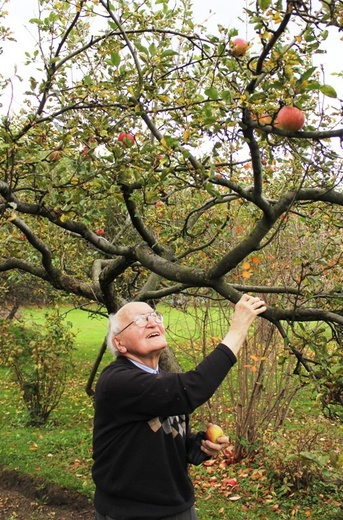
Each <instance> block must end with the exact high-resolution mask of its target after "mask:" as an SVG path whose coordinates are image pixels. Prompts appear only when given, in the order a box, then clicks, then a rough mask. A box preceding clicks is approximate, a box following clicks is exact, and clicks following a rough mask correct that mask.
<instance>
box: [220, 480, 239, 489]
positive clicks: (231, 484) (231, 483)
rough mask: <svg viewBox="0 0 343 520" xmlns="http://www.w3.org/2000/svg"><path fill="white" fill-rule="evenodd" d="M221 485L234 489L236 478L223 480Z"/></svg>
mask: <svg viewBox="0 0 343 520" xmlns="http://www.w3.org/2000/svg"><path fill="white" fill-rule="evenodd" d="M223 484H226V485H227V486H231V487H234V486H237V484H238V482H237V479H236V478H225V479H224V480H223Z"/></svg>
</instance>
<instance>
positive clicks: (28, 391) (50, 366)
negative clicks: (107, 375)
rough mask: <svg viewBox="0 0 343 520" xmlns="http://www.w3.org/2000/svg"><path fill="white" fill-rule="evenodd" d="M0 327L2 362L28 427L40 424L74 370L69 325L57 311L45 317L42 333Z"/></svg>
mask: <svg viewBox="0 0 343 520" xmlns="http://www.w3.org/2000/svg"><path fill="white" fill-rule="evenodd" d="M0 326H1V337H0V353H1V363H2V364H4V365H5V366H8V367H9V369H10V371H11V375H12V377H13V379H14V381H15V383H16V384H17V385H18V386H19V389H20V392H21V395H22V398H23V401H24V404H25V406H26V409H27V411H28V414H29V421H28V423H29V425H31V426H40V425H43V424H45V423H46V422H47V420H48V418H49V415H50V413H51V412H52V410H54V409H55V408H56V406H57V405H58V403H59V401H60V399H61V396H62V394H63V391H64V389H65V384H66V381H67V378H68V376H69V375H70V374H71V371H72V368H73V363H72V355H73V351H74V348H75V343H74V334H73V333H72V332H71V330H70V329H71V324H70V323H67V324H65V323H63V321H62V318H61V316H60V313H59V311H58V310H57V309H56V310H54V311H53V312H52V313H51V314H50V315H46V322H45V326H44V329H43V331H41V328H38V327H37V326H34V327H33V326H31V325H30V328H29V329H28V328H26V327H25V326H23V325H21V324H19V323H13V322H9V321H6V320H1V321H0Z"/></svg>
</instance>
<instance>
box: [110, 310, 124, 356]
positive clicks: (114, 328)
mask: <svg viewBox="0 0 343 520" xmlns="http://www.w3.org/2000/svg"><path fill="white" fill-rule="evenodd" d="M120 329H121V324H120V315H119V316H118V312H116V313H112V314H110V315H109V317H108V333H107V337H106V343H107V348H108V349H109V351H110V352H111V353H112V355H113V356H114V357H116V356H117V355H118V350H117V348H116V347H115V345H114V344H113V341H112V339H113V336H115V335H116V334H118V332H119V331H120Z"/></svg>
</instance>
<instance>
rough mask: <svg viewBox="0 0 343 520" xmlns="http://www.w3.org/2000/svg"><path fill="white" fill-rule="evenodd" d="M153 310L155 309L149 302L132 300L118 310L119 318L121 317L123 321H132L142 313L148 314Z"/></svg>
mask: <svg viewBox="0 0 343 520" xmlns="http://www.w3.org/2000/svg"><path fill="white" fill-rule="evenodd" d="M152 311H153V309H152V308H151V307H150V305H148V304H147V303H144V302H131V303H127V304H126V305H124V306H123V307H122V308H121V309H120V310H119V311H118V318H119V319H120V321H121V323H122V322H123V321H132V320H134V319H135V318H137V316H139V315H140V314H147V313H149V312H152Z"/></svg>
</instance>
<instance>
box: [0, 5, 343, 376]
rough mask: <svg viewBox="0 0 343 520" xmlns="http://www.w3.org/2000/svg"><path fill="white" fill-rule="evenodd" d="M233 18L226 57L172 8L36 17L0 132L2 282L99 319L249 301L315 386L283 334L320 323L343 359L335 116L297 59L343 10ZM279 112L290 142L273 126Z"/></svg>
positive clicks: (314, 49)
mask: <svg viewBox="0 0 343 520" xmlns="http://www.w3.org/2000/svg"><path fill="white" fill-rule="evenodd" d="M246 15H247V20H248V23H249V24H250V25H251V26H252V27H253V30H254V35H255V36H254V38H252V40H251V41H250V42H249V48H248V49H247V51H245V50H244V51H243V52H237V49H235V46H234V39H235V37H236V36H237V30H236V29H234V28H232V29H228V28H227V27H225V26H220V27H219V30H218V34H216V35H212V34H207V33H206V29H205V28H203V27H199V26H195V25H194V22H193V20H192V11H191V4H190V3H189V2H187V1H182V2H177V4H176V7H174V6H173V7H172V8H171V7H170V6H169V3H168V2H167V1H166V0H157V1H156V2H155V3H152V2H150V1H149V0H146V1H144V2H140V3H139V2H135V1H131V2H124V1H116V2H112V3H110V2H108V1H106V0H93V1H92V0H90V1H85V0H81V1H77V2H69V1H62V2H60V1H59V2H57V1H56V2H55V1H53V2H46V1H44V0H41V1H40V2H39V16H38V17H37V18H34V19H32V20H31V23H32V26H33V28H35V30H36V34H37V44H36V47H35V49H34V50H33V51H30V50H27V51H26V52H25V55H26V60H27V70H28V71H29V79H28V81H27V90H26V93H25V104H24V108H22V109H21V110H20V111H19V112H16V111H14V110H13V108H12V106H11V105H9V106H7V107H6V111H5V113H4V116H3V118H2V122H1V127H0V133H1V142H0V165H1V178H2V180H1V181H0V194H1V197H2V202H1V204H0V211H1V233H2V243H3V244H4V245H5V247H3V248H2V252H1V261H0V271H1V272H3V273H8V272H9V271H10V272H11V271H21V272H23V273H26V274H27V275H31V276H34V277H38V278H39V279H40V280H43V281H45V282H46V283H48V284H50V285H51V286H52V287H54V288H55V289H57V290H58V291H62V292H63V293H66V294H71V295H75V296H77V297H80V298H82V299H83V300H89V301H92V302H94V301H95V302H97V303H98V304H99V305H100V307H102V308H104V309H106V312H112V311H115V310H116V309H117V307H118V306H119V305H120V304H121V303H122V300H123V298H129V299H139V300H145V301H150V302H157V301H159V300H161V299H163V298H166V297H168V296H171V295H174V294H184V295H189V294H192V295H199V296H206V294H208V293H207V292H206V291H211V294H215V295H216V297H218V298H219V299H224V300H228V301H230V302H233V303H234V302H236V301H237V300H238V299H239V297H240V294H241V292H243V291H244V292H253V293H257V294H263V295H264V297H265V299H266V300H267V302H268V304H269V308H268V311H267V312H266V313H265V318H266V319H267V320H269V321H270V322H271V323H273V324H275V325H276V326H277V328H278V329H279V331H280V332H281V334H282V335H283V337H284V339H285V341H288V347H289V349H290V352H292V353H293V354H295V356H296V358H297V360H298V362H299V364H300V365H303V366H305V368H306V370H307V371H310V372H313V366H317V365H316V364H318V363H319V360H318V359H317V358H316V357H315V356H314V359H311V360H310V361H308V360H307V359H305V357H304V354H303V350H302V349H301V348H298V346H297V345H294V344H292V343H291V342H290V340H289V337H288V332H287V330H286V327H285V326H284V325H285V324H286V323H287V324H291V325H292V324H296V323H298V322H302V323H304V322H318V321H320V322H324V323H327V324H329V331H331V332H332V335H333V338H334V340H335V344H336V346H340V345H341V331H342V325H343V316H342V286H341V280H342V241H341V239H342V205H343V193H342V189H341V186H342V184H341V181H342V162H341V157H340V148H339V144H340V140H341V139H342V136H343V128H342V125H341V123H342V121H341V119H342V118H341V110H340V106H339V104H337V103H336V104H333V105H331V100H332V99H334V98H337V93H336V92H335V90H334V89H333V87H331V86H330V85H327V84H326V82H325V78H324V75H323V73H322V72H321V70H320V68H318V67H316V66H315V65H313V63H312V56H313V55H314V53H320V52H321V51H322V44H323V41H324V40H325V39H326V37H327V35H328V31H329V30H330V31H332V30H333V29H334V28H337V30H339V29H340V28H341V26H342V20H343V8H342V5H341V3H340V2H336V1H334V0H332V1H330V2H326V1H322V2H319V3H318V5H317V4H316V3H315V2H302V1H298V0H297V1H291V0H287V1H281V0H277V1H272V0H258V1H257V2H253V3H251V5H250V4H249V6H248V7H247V9H246ZM335 34H337V46H338V45H339V44H340V45H341V43H340V40H339V35H338V32H336V33H335ZM1 35H2V37H3V38H8V37H9V33H8V30H7V29H6V28H5V27H4V28H3V29H2V32H1ZM337 72H338V74H341V72H340V71H337ZM1 80H2V81H1V83H2V88H3V89H5V88H6V87H8V84H9V81H10V80H8V79H6V78H5V77H2V78H1ZM285 105H287V106H296V107H298V108H299V109H301V110H302V111H303V112H304V113H305V114H306V124H305V126H304V127H303V128H302V129H301V130H299V131H286V130H284V129H282V128H281V125H280V122H279V120H278V112H279V110H280V108H281V107H283V106H285ZM120 134H121V135H120ZM123 134H126V135H123ZM313 236H315V237H316V240H315V241H313V240H311V237H313ZM290 241H291V243H292V242H293V243H298V244H300V247H297V248H294V250H292V249H291V248H289V247H286V245H288V244H289V243H290ZM309 245H310V247H309ZM286 251H287V256H286V255H285V252H286ZM257 271H258V273H259V276H258V277H257V275H256V273H257ZM255 281H256V283H255ZM293 328H294V327H293ZM291 329H292V327H291ZM327 331H328V329H327V328H325V330H324V331H323V332H321V338H323V337H325V334H326V335H327ZM290 337H292V338H293V337H294V335H293V333H292V335H291V336H290Z"/></svg>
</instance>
